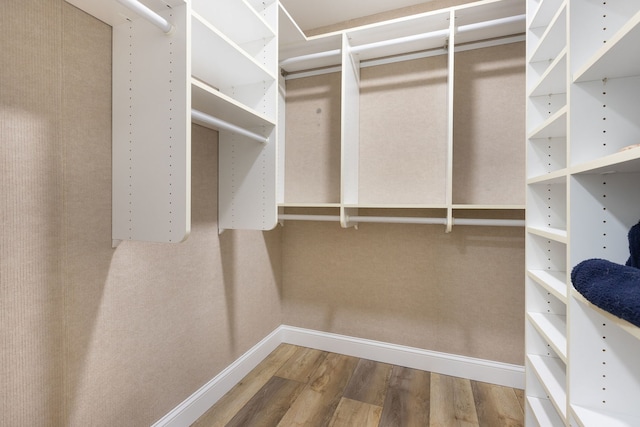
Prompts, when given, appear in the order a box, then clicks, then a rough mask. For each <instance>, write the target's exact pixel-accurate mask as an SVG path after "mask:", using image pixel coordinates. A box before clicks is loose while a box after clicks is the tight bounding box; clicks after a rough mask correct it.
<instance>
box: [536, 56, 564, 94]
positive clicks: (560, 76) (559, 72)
mask: <svg viewBox="0 0 640 427" xmlns="http://www.w3.org/2000/svg"><path fill="white" fill-rule="evenodd" d="M553 93H567V50H566V48H565V49H562V51H561V52H560V54H558V56H557V57H556V58H555V59H554V60H553V61H552V62H551V64H550V65H549V67H548V68H547V70H546V71H545V72H544V73H543V75H542V76H541V77H540V79H539V81H538V84H537V85H536V86H535V87H534V88H533V89H532V90H531V92H530V93H529V96H542V95H549V94H553Z"/></svg>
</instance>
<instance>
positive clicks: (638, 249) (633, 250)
mask: <svg viewBox="0 0 640 427" xmlns="http://www.w3.org/2000/svg"><path fill="white" fill-rule="evenodd" d="M629 253H630V254H631V255H630V256H629V259H628V260H627V264H626V265H628V266H629V267H636V268H640V222H639V223H637V224H636V225H634V226H633V227H631V230H629Z"/></svg>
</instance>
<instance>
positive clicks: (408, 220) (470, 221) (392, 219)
mask: <svg viewBox="0 0 640 427" xmlns="http://www.w3.org/2000/svg"><path fill="white" fill-rule="evenodd" d="M346 219H347V221H351V222H371V223H382V224H427V225H446V224H447V219H446V218H422V217H401V216H359V215H352V216H347V218H346ZM278 220H279V221H286V220H293V221H340V217H339V216H338V215H304V214H280V215H278ZM453 225H475V226H487V227H524V225H525V222H524V220H520V219H485V218H453Z"/></svg>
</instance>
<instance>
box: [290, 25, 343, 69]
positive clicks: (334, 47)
mask: <svg viewBox="0 0 640 427" xmlns="http://www.w3.org/2000/svg"><path fill="white" fill-rule="evenodd" d="M280 40H281V42H280V44H279V47H280V50H279V60H280V67H281V68H282V69H283V70H285V71H287V72H289V73H294V72H300V71H305V70H312V69H316V68H326V67H333V66H336V65H337V66H340V64H341V63H342V35H341V34H332V35H330V36H322V37H310V38H309V39H305V40H304V41H302V42H301V41H293V42H290V43H287V41H286V40H285V41H282V38H281V39H280ZM294 61H295V62H294Z"/></svg>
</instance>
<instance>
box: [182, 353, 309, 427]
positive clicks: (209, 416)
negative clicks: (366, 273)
mask: <svg viewBox="0 0 640 427" xmlns="http://www.w3.org/2000/svg"><path fill="white" fill-rule="evenodd" d="M296 350H297V347H296V346H293V345H290V344H281V345H279V346H278V347H277V348H276V349H275V350H274V351H273V352H271V354H269V356H267V357H266V358H265V359H264V360H263V361H262V362H260V364H258V366H256V367H255V368H254V369H253V370H252V371H251V372H250V373H249V374H248V375H247V376H246V377H244V378H243V379H242V380H241V381H240V382H239V383H238V384H237V385H236V386H235V387H233V388H232V389H231V390H230V391H229V392H228V393H227V394H225V395H224V396H223V397H222V398H221V399H220V400H219V401H218V402H217V403H216V404H215V405H213V406H212V407H211V408H210V409H209V410H208V411H207V412H206V413H205V414H204V415H202V416H201V417H200V418H198V420H197V421H196V422H195V423H194V424H193V426H194V427H223V426H224V425H225V424H227V423H228V422H229V420H231V419H232V418H233V417H234V416H235V415H236V414H237V413H238V411H240V409H241V408H242V407H243V406H244V405H245V404H246V403H247V402H248V401H249V400H251V398H252V397H253V395H254V394H256V393H257V392H258V390H260V389H261V388H262V387H263V386H264V385H265V384H266V383H267V382H268V381H269V380H270V379H271V377H272V376H273V375H274V374H275V373H276V372H277V371H278V369H280V367H281V366H282V365H283V364H284V363H285V362H286V361H287V360H289V358H290V357H291V356H293V355H294V354H295V352H296Z"/></svg>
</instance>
